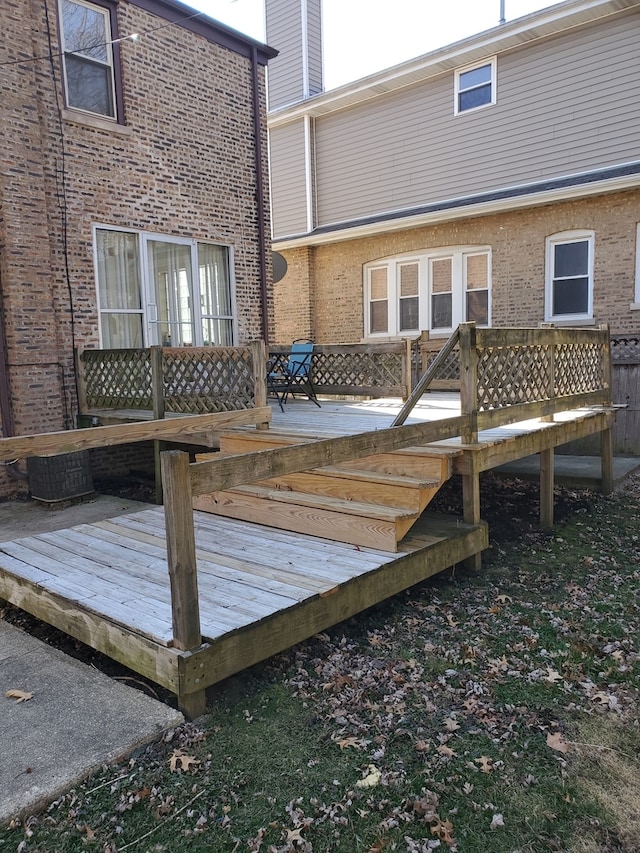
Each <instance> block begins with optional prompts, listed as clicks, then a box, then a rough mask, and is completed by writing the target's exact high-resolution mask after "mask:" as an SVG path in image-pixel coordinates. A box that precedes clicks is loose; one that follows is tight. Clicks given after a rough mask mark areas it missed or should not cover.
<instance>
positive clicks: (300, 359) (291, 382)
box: [267, 340, 320, 412]
mask: <svg viewBox="0 0 640 853" xmlns="http://www.w3.org/2000/svg"><path fill="white" fill-rule="evenodd" d="M312 356H313V341H307V340H296V341H294V342H293V343H292V344H291V349H290V350H289V355H288V356H287V359H286V361H284V362H282V361H280V362H276V363H275V364H271V365H270V366H269V372H268V374H267V387H268V389H269V391H270V392H271V393H272V394H273V395H274V396H275V398H276V399H277V401H278V405H279V406H280V410H281V411H283V412H284V406H283V404H284V403H286V402H287V397H289V395H291V396H292V397H295V396H296V395H297V394H300V395H302V396H304V397H306V398H307V400H311V402H312V403H315V404H316V406H318V408H320V403H319V402H318V397H317V395H316V389H315V388H314V387H313V383H312V381H311V358H312Z"/></svg>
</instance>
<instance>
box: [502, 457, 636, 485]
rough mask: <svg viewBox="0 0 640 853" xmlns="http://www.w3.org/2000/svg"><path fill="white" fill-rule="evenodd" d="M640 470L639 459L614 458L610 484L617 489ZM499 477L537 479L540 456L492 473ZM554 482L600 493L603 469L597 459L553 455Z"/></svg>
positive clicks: (526, 458)
mask: <svg viewBox="0 0 640 853" xmlns="http://www.w3.org/2000/svg"><path fill="white" fill-rule="evenodd" d="M639 469H640V456H614V458H613V482H614V485H616V486H617V485H618V484H619V483H621V482H622V481H623V480H625V479H626V478H627V477H629V476H630V475H631V474H634V473H635V472H636V471H638V470H639ZM493 473H494V474H496V475H497V476H499V477H500V476H502V477H517V478H518V479H520V480H539V479H540V456H539V455H538V454H535V455H534V456H526V457H524V458H523V459H516V461H515V462H508V463H507V464H506V465H500V466H499V467H498V468H494V469H493ZM553 473H554V480H555V482H556V483H557V485H558V486H566V487H567V488H572V489H593V490H594V491H599V489H600V481H601V479H602V467H601V464H600V457H599V456H574V455H571V454H560V453H556V454H555V455H554V458H553Z"/></svg>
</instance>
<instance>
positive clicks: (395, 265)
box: [364, 247, 491, 338]
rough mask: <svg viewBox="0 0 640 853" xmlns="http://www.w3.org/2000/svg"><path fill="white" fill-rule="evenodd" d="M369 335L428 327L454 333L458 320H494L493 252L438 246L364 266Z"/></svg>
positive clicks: (409, 332) (412, 332)
mask: <svg viewBox="0 0 640 853" xmlns="http://www.w3.org/2000/svg"><path fill="white" fill-rule="evenodd" d="M364 272H365V277H364V278H365V281H364V285H365V306H366V307H365V324H364V325H365V336H366V337H368V338H375V337H382V336H384V337H397V336H402V335H416V334H418V333H419V332H421V331H423V330H429V331H432V332H434V333H438V332H439V333H441V334H450V333H451V332H452V331H453V330H454V329H455V328H456V326H458V324H459V323H464V322H466V321H469V320H474V321H475V322H476V323H477V324H478V325H479V326H488V325H489V322H490V305H491V300H490V293H491V253H490V250H489V249H487V248H484V247H479V248H475V247H474V248H464V249H460V248H456V249H436V250H432V251H429V252H428V253H424V254H420V255H417V256H415V255H412V256H407V255H404V256H400V257H395V258H385V259H384V260H381V261H375V262H373V263H371V264H367V265H366V266H365V270H364Z"/></svg>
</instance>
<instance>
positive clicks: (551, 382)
mask: <svg viewBox="0 0 640 853" xmlns="http://www.w3.org/2000/svg"><path fill="white" fill-rule="evenodd" d="M540 328H542V329H554V328H555V326H554V324H553V323H543V324H542V325H541V327H540ZM557 346H558V341H557V338H556V339H554V341H553V343H552V344H551V345H550V347H549V364H548V367H547V387H548V394H549V399H550V400H555V397H556V347H557ZM540 420H541V421H542V422H544V423H553V412H552V413H551V414H550V415H543V417H541V418H540ZM541 464H542V463H541ZM552 488H553V485H552ZM552 526H553V519H552V520H551V524H550V525H549V526H548V527H545V524H543V525H542V527H543V528H545V529H549V528H550V527H552Z"/></svg>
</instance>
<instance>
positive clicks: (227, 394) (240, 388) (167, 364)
mask: <svg viewBox="0 0 640 853" xmlns="http://www.w3.org/2000/svg"><path fill="white" fill-rule="evenodd" d="M162 371H163V393H164V398H165V408H166V411H168V412H180V413H182V414H193V415H198V414H205V413H208V412H232V411H237V410H238V409H251V408H253V406H254V378H253V373H254V370H253V360H252V357H251V351H250V350H249V349H243V348H240V347H215V348H206V349H197V350H196V349H194V350H191V349H170V350H164V351H163V353H162Z"/></svg>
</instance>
